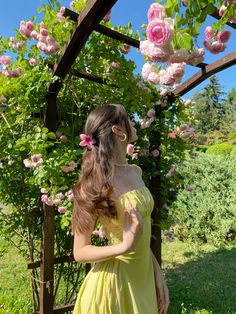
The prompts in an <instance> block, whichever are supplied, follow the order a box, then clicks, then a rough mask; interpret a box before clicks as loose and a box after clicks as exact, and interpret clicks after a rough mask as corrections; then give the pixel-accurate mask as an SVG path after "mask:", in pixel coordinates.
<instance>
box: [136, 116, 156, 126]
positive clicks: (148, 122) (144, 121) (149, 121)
mask: <svg viewBox="0 0 236 314" xmlns="http://www.w3.org/2000/svg"><path fill="white" fill-rule="evenodd" d="M154 120H155V119H154V117H151V118H149V119H148V118H146V119H139V125H140V129H146V128H149V127H150V126H151V124H152V122H153V121H154Z"/></svg>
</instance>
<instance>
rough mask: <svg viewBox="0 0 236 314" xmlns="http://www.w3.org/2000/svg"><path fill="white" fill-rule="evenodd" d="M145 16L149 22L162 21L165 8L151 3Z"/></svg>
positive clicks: (164, 15)
mask: <svg viewBox="0 0 236 314" xmlns="http://www.w3.org/2000/svg"><path fill="white" fill-rule="evenodd" d="M147 16H148V21H149V22H150V21H152V20H153V19H154V18H158V19H161V20H163V19H164V18H165V17H166V11H165V8H164V7H163V6H162V5H161V4H159V3H153V4H151V7H150V9H149V10H148V12H147Z"/></svg>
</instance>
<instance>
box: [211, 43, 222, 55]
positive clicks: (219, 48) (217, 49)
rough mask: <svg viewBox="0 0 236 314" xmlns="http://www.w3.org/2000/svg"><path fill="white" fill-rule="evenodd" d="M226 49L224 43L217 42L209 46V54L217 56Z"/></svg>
mask: <svg viewBox="0 0 236 314" xmlns="http://www.w3.org/2000/svg"><path fill="white" fill-rule="evenodd" d="M225 48H226V45H225V44H224V43H220V42H219V41H214V42H213V43H212V44H211V45H210V49H209V50H210V52H212V53H214V54H217V53H220V52H223V51H224V50H225Z"/></svg>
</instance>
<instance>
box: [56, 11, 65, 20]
mask: <svg viewBox="0 0 236 314" xmlns="http://www.w3.org/2000/svg"><path fill="white" fill-rule="evenodd" d="M56 16H57V19H58V21H59V22H62V21H63V20H64V19H65V17H64V15H63V14H61V13H60V12H58V13H57V15H56Z"/></svg>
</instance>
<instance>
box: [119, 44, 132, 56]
mask: <svg viewBox="0 0 236 314" xmlns="http://www.w3.org/2000/svg"><path fill="white" fill-rule="evenodd" d="M120 52H121V53H123V54H127V53H129V52H130V45H128V44H124V46H123V47H122V48H120Z"/></svg>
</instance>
